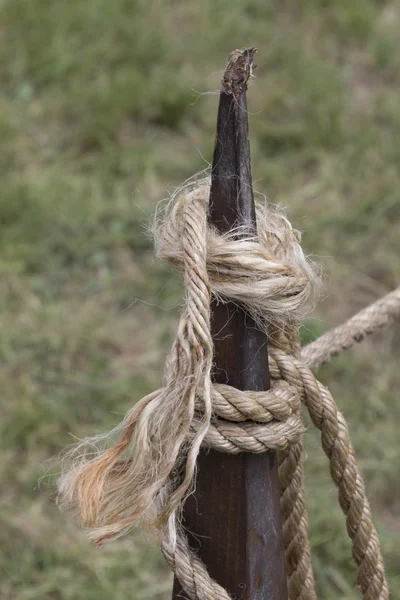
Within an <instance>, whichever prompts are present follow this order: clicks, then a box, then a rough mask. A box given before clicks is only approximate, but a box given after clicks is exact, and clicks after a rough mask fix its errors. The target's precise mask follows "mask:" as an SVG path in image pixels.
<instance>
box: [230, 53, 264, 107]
mask: <svg viewBox="0 0 400 600" xmlns="http://www.w3.org/2000/svg"><path fill="white" fill-rule="evenodd" d="M256 52H257V48H246V49H245V50H233V51H232V52H231V53H230V54H229V60H228V64H227V66H226V69H225V72H224V76H223V78H222V91H223V92H224V93H225V94H232V95H233V96H234V97H235V98H237V97H238V96H239V94H240V92H242V91H243V90H244V89H247V82H248V80H249V79H250V77H251V76H252V74H253V70H254V69H255V68H256V66H255V65H253V61H254V56H255V54H256Z"/></svg>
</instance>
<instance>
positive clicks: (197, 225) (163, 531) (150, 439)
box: [59, 184, 400, 600]
mask: <svg viewBox="0 0 400 600" xmlns="http://www.w3.org/2000/svg"><path fill="white" fill-rule="evenodd" d="M208 198H209V186H208V185H207V184H204V185H201V186H200V187H198V188H196V189H193V190H186V191H183V192H182V193H181V194H180V195H178V196H177V198H175V199H173V202H171V207H170V210H169V211H168V212H167V214H166V216H165V218H164V220H162V221H161V222H160V223H158V224H157V225H156V228H155V239H156V249H157V254H158V256H159V257H160V258H162V259H164V260H167V261H168V262H169V263H170V264H172V265H173V266H174V267H175V268H177V269H178V270H179V271H181V272H182V273H183V277H184V283H185V290H186V306H185V309H184V311H183V314H182V315H181V318H180V322H179V326H178V331H177V336H176V339H175V342H174V344H173V347H172V350H171V353H170V355H169V357H168V359H167V361H166V366H165V377H164V387H163V388H161V389H159V390H157V391H155V392H153V393H151V394H149V395H148V396H146V397H145V398H143V399H142V400H141V401H140V402H138V403H137V404H136V405H135V406H134V407H133V409H132V410H131V411H130V412H128V414H127V415H126V417H125V419H124V421H123V422H122V423H121V425H119V426H118V427H117V428H116V429H115V430H113V431H112V432H111V433H110V434H108V435H106V436H97V437H94V438H89V439H88V440H84V441H83V442H81V443H80V444H78V446H77V447H75V448H73V449H72V450H71V451H69V452H68V453H67V455H66V464H67V468H66V470H65V472H64V474H63V476H62V478H61V481H60V485H59V491H60V502H61V504H62V505H63V506H65V507H72V508H74V509H75V510H76V512H77V515H78V517H79V519H80V521H81V522H82V524H83V525H84V526H85V527H86V528H88V531H89V536H90V538H91V539H92V540H93V541H94V542H95V543H96V544H97V545H98V546H101V545H103V544H104V543H106V542H108V541H111V540H113V539H115V538H117V537H119V536H120V535H123V534H124V533H126V532H127V531H128V530H130V529H131V528H132V527H133V526H134V525H135V524H137V523H139V522H140V524H141V525H142V526H143V527H144V529H145V530H146V531H150V532H152V533H156V535H157V536H158V539H159V542H160V545H161V549H162V552H163V554H164V556H165V558H166V560H167V562H168V564H169V566H170V567H171V569H172V570H173V571H174V573H175V574H176V575H177V577H178V579H179V581H180V583H181V585H182V587H183V589H184V590H185V592H186V594H187V595H188V596H189V597H190V598H191V599H193V600H217V599H218V600H229V598H230V597H229V595H228V593H227V592H226V591H225V590H224V589H223V588H221V586H219V585H218V584H217V583H216V582H215V581H213V580H212V579H211V578H210V576H209V575H208V573H207V570H206V567H205V566H204V564H203V563H202V562H201V561H200V559H199V558H198V557H197V556H196V555H195V554H193V553H192V552H191V550H190V548H189V545H188V542H187V539H186V535H185V533H184V532H183V528H182V526H181V524H180V518H181V510H182V504H183V502H184V500H185V498H186V497H187V495H188V494H190V493H191V492H192V490H193V486H194V480H195V472H196V459H197V456H198V453H199V451H200V448H201V446H203V447H204V446H205V447H209V448H213V449H216V450H219V451H221V452H228V453H232V454H238V453H240V452H243V451H245V452H254V453H261V452H265V451H266V450H269V449H273V450H277V451H278V453H279V480H280V490H281V507H282V515H283V529H284V543H285V554H286V563H287V573H288V584H289V585H288V588H289V598H290V600H300V599H304V600H306V599H307V600H309V599H313V598H316V594H315V588H314V577H313V572H312V567H311V557H310V548H309V542H308V518H307V511H306V507H305V502H304V481H303V480H304V469H303V433H304V426H303V425H302V422H301V418H300V409H301V406H302V405H304V406H306V408H307V410H308V412H309V414H310V416H311V419H312V422H313V423H314V425H315V426H316V427H317V428H318V429H319V430H320V431H321V439H322V447H323V449H324V452H325V454H326V455H327V457H328V459H329V462H330V471H331V475H332V479H333V481H334V482H335V484H336V485H337V487H338V490H339V502H340V506H341V508H342V510H343V512H344V514H345V516H346V522H347V531H348V534H349V536H350V538H351V540H352V543H353V559H354V562H355V563H356V565H357V567H358V575H357V583H358V585H359V587H360V589H361V592H362V597H363V598H364V600H387V599H388V598H389V591H388V586H387V583H386V579H385V574H384V567H383V560H382V556H381V553H380V548H379V541H378V537H377V533H376V530H375V528H374V526H373V524H372V518H371V511H370V507H369V504H368V500H367V498H366V494H365V489H364V483H363V480H362V477H361V475H360V472H359V470H358V468H357V465H356V461H355V453H354V450H353V448H352V445H351V442H350V439H349V434H348V430H347V424H346V421H345V419H344V417H343V415H342V414H341V413H340V412H339V411H338V410H337V407H336V404H335V402H334V400H333V398H332V396H331V394H330V393H329V391H328V390H327V389H326V388H325V387H324V386H323V385H322V384H321V383H320V382H319V381H318V380H317V379H316V378H315V376H314V375H313V373H312V371H311V370H310V368H309V366H312V367H313V366H314V367H315V366H316V365H318V364H320V362H322V361H325V360H326V359H327V358H329V352H328V351H327V349H326V344H325V342H323V343H321V344H320V345H319V344H318V341H317V342H314V343H313V345H312V346H311V347H309V349H308V350H307V348H306V349H305V350H303V354H302V353H301V349H300V344H299V337H298V324H297V323H298V319H299V318H300V317H301V316H302V314H304V312H305V311H306V310H307V309H309V308H310V306H312V304H313V303H314V301H315V299H316V296H317V291H318V277H317V276H316V274H315V271H314V269H313V266H312V265H311V264H310V263H309V261H308V260H307V259H306V257H305V256H304V254H303V251H302V249H301V246H300V235H299V233H298V232H296V231H295V230H293V229H292V227H291V225H290V223H289V221H288V220H287V219H286V218H285V216H284V215H283V214H282V213H281V212H279V211H273V210H271V209H270V208H267V207H266V206H265V205H262V204H260V205H258V206H257V224H258V234H257V236H256V237H247V238H243V237H242V236H240V237H239V236H238V235H237V234H238V231H233V232H229V233H227V234H219V233H218V232H217V231H216V230H214V229H212V228H211V227H209V226H208V224H207V214H208ZM241 233H243V232H241ZM212 294H213V295H215V296H216V297H218V298H219V299H220V301H221V302H223V301H226V300H228V299H229V301H235V302H237V303H238V304H239V305H241V306H242V307H244V308H245V309H246V310H247V311H248V312H249V313H250V314H251V315H252V317H253V318H254V319H255V321H256V323H257V324H258V326H259V327H262V328H264V329H266V331H267V333H268V337H269V340H270V374H271V378H272V380H273V385H272V387H271V389H270V390H269V391H263V392H250V391H245V392H242V391H239V390H236V389H235V388H232V387H230V386H228V385H220V384H218V385H217V384H216V385H212V383H211V377H210V375H211V368H212V360H213V343H212V338H211V333H210V302H211V295H212ZM393 294H394V293H393ZM393 294H391V295H389V296H390V297H389V296H388V297H389V300H388V302H389V304H390V309H388V310H387V313H388V314H389V315H390V316H391V317H392V316H393V315H395V314H398V313H399V312H400V310H399V306H400V294H399V293H398V291H397V292H396V295H395V296H394V295H393ZM380 302H381V308H382V307H384V306H385V299H382V300H381V301H380ZM374 315H376V313H375V312H374ZM375 321H376V319H375ZM381 321H382V320H379V323H378V325H375V324H374V325H373V327H371V326H369V325H368V319H365V318H364V317H363V319H361V320H357V319H355V321H354V322H355V323H356V326H357V331H356V334H355V335H354V336H352V334H351V325H349V326H348V328H347V329H346V335H342V337H341V340H342V341H341V342H340V343H339V346H338V347H336V346H335V353H337V352H339V350H340V349H341V348H342V347H346V346H348V345H349V342H348V341H346V340H354V339H356V338H357V337H358V338H360V339H361V338H362V337H363V335H362V334H363V331H364V333H365V332H368V331H369V330H371V329H373V328H375V327H376V326H381V325H382V322H381ZM374 323H375V322H374ZM363 327H364V330H363ZM339 329H340V328H339ZM326 335H327V334H326ZM323 337H326V336H323ZM328 339H330V338H328ZM343 340H344V341H343ZM319 352H320V353H321V356H322V359H319V358H318V356H319ZM302 357H303V358H302ZM304 361H306V362H304ZM307 364H308V365H309V366H307Z"/></svg>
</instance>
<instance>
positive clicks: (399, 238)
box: [0, 0, 400, 600]
mask: <svg viewBox="0 0 400 600" xmlns="http://www.w3.org/2000/svg"><path fill="white" fill-rule="evenodd" d="M0 11H1V15H0V32H1V46H0V78H1V97H0V165H1V180H0V223H1V236H0V257H1V274H2V277H1V283H0V286H1V288H0V291H1V293H0V302H1V312H0V325H1V336H0V353H1V365H0V389H1V395H0V416H1V422H0V433H1V441H0V444H1V445H0V475H1V481H2V482H3V483H2V486H1V491H0V507H1V510H0V573H1V583H0V597H1V598H2V599H3V600H11V599H12V600H14V599H15V600H34V599H36V598H40V599H46V600H78V599H79V600H81V599H84V600H106V599H107V600H108V599H109V598H112V599H113V600H126V599H128V598H131V599H132V600H142V599H145V598H146V599H154V600H164V599H165V600H166V599H167V598H169V597H170V588H171V577H170V575H169V574H168V573H167V570H166V568H165V566H164V565H163V561H162V559H161V558H160V556H159V553H158V551H157V549H154V548H152V547H151V546H150V545H148V544H147V543H146V542H145V541H144V540H143V539H142V538H141V537H140V535H139V534H133V535H131V536H129V537H127V538H125V539H123V540H121V541H119V542H117V543H115V544H114V545H111V546H109V547H108V548H106V549H104V550H102V551H100V552H99V551H96V550H95V549H94V548H92V547H91V546H90V545H89V543H88V542H87V541H86V538H85V536H84V534H83V533H82V532H81V531H79V530H78V529H77V528H76V526H75V525H74V524H73V522H72V520H71V519H70V518H69V517H68V516H65V515H61V514H60V513H59V512H58V510H57V508H56V507H55V506H54V487H53V483H52V481H51V480H50V481H49V479H48V478H47V477H46V472H47V471H49V470H50V472H54V470H55V471H56V470H57V468H56V469H54V468H53V467H51V463H50V462H49V459H50V458H51V457H52V456H54V455H55V454H57V453H58V452H59V451H60V450H61V449H62V448H63V447H64V446H65V445H67V444H69V443H71V441H72V438H71V435H70V433H71V432H73V434H75V435H77V436H80V437H82V436H85V435H88V434H92V433H95V432H100V431H103V430H105V429H107V428H109V427H111V426H113V425H115V424H116V423H117V422H119V420H120V418H121V415H122V414H123V413H124V412H125V411H126V410H127V409H128V408H129V407H130V406H131V405H132V403H133V402H135V401H137V400H138V399H139V398H140V397H141V396H142V395H143V394H144V393H146V392H148V391H150V390H151V389H153V388H154V387H155V386H158V385H159V384H160V382H161V376H162V365H163V360H164V356H165V353H166V352H167V350H168V348H169V345H170V343H171V341H172V339H173V334H174V330H175V327H176V323H177V318H178V312H179V305H180V303H181V295H182V289H181V285H180V283H179V281H178V280H177V279H176V278H175V277H174V276H173V275H172V274H171V273H170V272H169V271H168V270H167V269H166V267H164V266H163V265H160V264H159V263H157V262H154V261H153V257H152V245H151V240H150V239H149V237H148V236H147V235H146V232H145V226H146V225H147V224H148V222H149V218H150V217H151V215H152V213H153V212H154V208H155V205H156V202H157V201H158V200H160V199H161V198H164V197H166V196H168V194H169V193H170V191H172V190H173V188H174V187H175V186H176V185H178V184H179V183H180V182H181V181H183V180H184V179H186V178H187V177H189V176H191V175H192V174H193V173H195V172H196V171H199V170H201V169H204V168H205V167H206V166H207V163H208V162H209V161H210V160H211V157H212V149H213V143H214V128H215V121H216V109H217V101H218V98H217V96H215V95H204V93H205V92H209V91H217V90H218V89H219V81H220V76H221V70H222V69H223V66H224V64H225V61H226V57H227V54H228V52H229V51H230V50H232V49H233V48H235V47H244V46H249V45H255V46H257V47H259V49H260V53H259V57H258V61H257V62H258V64H259V66H258V69H257V71H256V75H257V78H256V79H255V80H254V81H253V82H252V84H251V91H250V93H249V109H250V112H251V114H250V128H251V143H252V157H253V174H254V180H255V186H256V188H257V189H258V190H260V191H262V192H265V193H267V195H268V197H269V198H270V199H271V201H273V202H278V203H282V204H283V205H285V206H287V207H288V208H289V216H290V218H291V220H292V222H293V223H294V224H295V225H296V226H297V227H298V228H300V229H302V230H304V231H305V234H304V238H303V240H304V246H305V248H306V249H307V251H308V252H309V253H311V254H313V255H314V256H315V257H317V258H318V260H319V261H320V262H321V263H322V264H323V266H324V269H325V271H326V273H327V280H326V288H325V290H326V291H325V295H324V299H323V302H322V304H321V306H320V307H319V309H318V312H317V316H316V318H315V319H313V320H310V321H309V322H307V323H306V324H305V326H304V327H303V338H304V341H308V340H310V339H313V338H314V337H315V336H316V335H317V334H318V333H320V332H322V331H324V330H325V329H326V328H327V327H329V326H332V325H334V324H337V323H338V322H340V321H341V320H343V319H344V318H346V317H349V316H350V315H351V314H352V313H353V312H355V311H356V310H358V309H360V308H361V307H363V306H364V305H366V304H368V303H369V302H371V301H373V300H375V299H376V298H377V297H379V296H380V295H381V294H383V293H385V292H387V291H389V290H390V289H392V288H394V287H395V286H396V285H398V284H399V252H400V226H399V222H400V221H399V219H400V200H399V193H400V192H399V190H400V168H399V164H400V135H399V132H400V102H399V92H400V36H399V30H400V5H399V3H398V2H396V1H395V0H391V1H390V0H388V1H384V0H375V1H374V0H351V1H349V0H303V1H302V2H301V3H299V2H295V1H293V0H292V1H285V0H243V1H242V2H235V1H230V2H228V1H227V0H212V1H211V0H202V1H201V2H194V1H193V0H187V1H186V2H183V1H173V0H167V1H164V2H161V1H157V0H147V1H146V2H144V1H142V0H113V1H112V2H111V1H110V0H85V1H84V2H82V0H69V1H68V2H64V1H62V0H31V1H30V2H27V1H26V0H2V1H1V3H0ZM399 358H400V336H399V330H398V329H397V331H396V328H395V327H393V328H391V329H390V330H388V331H386V332H384V333H382V334H380V335H378V336H375V337H374V338H373V339H371V340H369V341H368V342H367V343H365V344H364V345H363V346H361V347H358V348H356V349H354V350H352V351H350V352H349V353H348V354H347V355H345V356H343V357H341V358H339V359H336V360H335V361H334V362H333V363H332V364H331V365H330V366H329V367H325V368H324V369H323V371H322V373H321V378H322V380H323V381H324V382H329V385H330V388H331V389H332V391H333V392H334V395H335V396H336V399H337V401H338V403H339V405H340V407H341V409H342V410H343V412H344V414H345V415H346V417H347V418H348V420H349V425H350V431H351V434H352V439H353V442H354V445H355V448H356V451H357V454H358V457H359V461H360V464H361V467H362V471H363V473H364V475H365V478H366V482H367V487H368V490H369V495H370V499H371V502H372V506H373V509H374V512H375V521H376V525H377V527H378V530H379V532H380V535H381V540H382V548H383V554H384V557H385V559H386V565H387V572H388V576H389V579H390V584H391V588H392V598H394V599H400V544H399V542H400V537H399V536H400V477H399V475H400V474H399V464H400V441H399V434H398V422H399V419H400V403H399V402H398V390H399V389H400V372H399V368H398V363H399ZM307 452H308V455H307V489H308V505H309V509H310V521H311V543H312V548H313V561H314V565H315V570H316V575H317V581H318V589H319V593H320V597H321V598H322V599H324V600H331V599H332V600H333V599H337V598H343V599H346V600H353V599H355V598H358V597H359V596H358V593H357V592H356V591H355V589H354V580H355V572H354V567H353V566H352V563H351V559H350V555H351V554H350V552H351V551H350V544H349V542H348V540H347V538H346V533H345V525H344V522H343V519H342V516H341V514H340V511H339V508H338V506H337V493H336V490H335V489H334V487H333V485H332V483H331V482H330V479H329V475H328V468H327V461H326V459H325V457H324V456H323V453H322V451H321V449H320V444H319V439H318V435H317V434H316V433H315V432H314V431H313V430H312V428H310V431H309V433H308V436H307ZM43 476H44V478H43ZM41 478H42V483H41V485H40V486H39V485H38V480H39V479H41Z"/></svg>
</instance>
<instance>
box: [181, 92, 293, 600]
mask: <svg viewBox="0 0 400 600" xmlns="http://www.w3.org/2000/svg"><path fill="white" fill-rule="evenodd" d="M210 220H211V221H212V223H213V224H214V225H215V226H216V227H217V228H218V229H219V230H220V231H227V230H230V229H231V228H232V227H234V226H235V225H237V224H240V225H244V226H245V228H246V231H248V232H249V233H252V232H254V231H255V230H256V215H255V207H254V198H253V188H252V179H251V163H250V145H249V139H248V118H247V104H246V85H244V86H243V88H242V89H241V91H240V93H239V94H238V95H236V97H234V96H233V95H232V94H230V93H225V92H224V91H222V92H221V95H220V102H219V110H218V120H217V138H216V145H215V150H214V157H213V167H212V184H211V197H210ZM241 234H242V235H244V234H245V231H242V233H241ZM212 333H213V340H214V347H215V369H214V373H213V379H214V381H215V382H219V383H228V384H229V385H232V386H234V387H236V388H238V389H241V390H266V389H269V387H270V382H269V371H268V348H267V337H266V334H265V333H264V332H261V331H259V330H258V329H257V328H256V326H255V323H254V321H253V320H252V319H251V317H250V316H249V315H247V314H246V313H245V312H244V311H242V310H241V309H239V308H238V307H236V306H235V305H233V304H231V303H225V304H222V303H218V302H217V301H215V300H214V301H213V303H212ZM184 524H185V527H186V528H187V531H188V535H189V541H190V544H191V546H192V548H193V549H194V550H195V551H196V552H197V553H198V555H199V556H200V557H201V558H202V560H203V561H204V563H205V564H206V566H207V568H208V571H209V573H210V575H211V576H212V577H213V578H214V579H215V580H216V581H218V583H219V584H220V585H222V586H223V587H224V588H225V589H226V590H227V591H228V592H229V593H230V594H231V595H232V597H233V598H237V599H239V598H241V599H243V600H286V599H287V586H286V572H285V558H284V547H283V535H282V522H281V514H280V498H279V483H278V472H277V461H276V455H275V453H273V452H267V453H265V454H263V455H251V454H247V453H243V454H240V455H238V456H232V455H227V454H223V453H219V452H216V451H209V452H206V451H202V452H201V454H200V457H199V461H198V477H197V485H196V493H195V494H194V495H192V496H191V497H189V499H188V500H187V502H186V505H185V510H184ZM178 598H186V596H185V594H184V592H182V589H181V587H180V585H179V582H178V581H177V580H175V582H174V590H173V600H176V599H178Z"/></svg>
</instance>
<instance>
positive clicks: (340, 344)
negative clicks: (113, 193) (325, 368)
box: [301, 287, 400, 371]
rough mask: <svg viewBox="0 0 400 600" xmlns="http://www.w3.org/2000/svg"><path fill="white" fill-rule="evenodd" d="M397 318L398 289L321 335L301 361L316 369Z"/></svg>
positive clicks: (398, 316)
mask: <svg viewBox="0 0 400 600" xmlns="http://www.w3.org/2000/svg"><path fill="white" fill-rule="evenodd" d="M399 318H400V287H398V288H397V289H395V290H394V291H393V292H390V293H389V294H386V296H383V298H380V299H379V300H377V301H376V302H374V303H373V304H371V305H370V306H367V307H366V308H364V309H363V310H361V311H360V312H358V313H357V314H356V315H354V316H353V317H351V318H350V319H349V320H348V321H346V322H345V323H343V324H342V325H339V326H338V327H334V328H333V329H331V330H330V331H327V332H326V333H324V334H323V335H321V336H320V337H319V338H318V339H316V340H315V341H314V342H311V343H310V344H308V345H307V346H306V347H305V348H303V350H302V353H301V358H302V360H303V362H304V364H306V365H307V366H308V367H310V369H311V370H313V371H314V370H315V369H317V368H318V367H319V366H320V365H322V364H323V363H326V362H328V361H329V360H330V359H331V358H332V357H333V356H337V355H338V354H340V353H341V352H342V351H343V350H347V349H348V348H351V347H352V346H353V345H354V344H356V343H357V342H362V341H363V339H364V338H365V337H366V336H367V335H370V334H372V333H375V332H376V331H377V330H378V329H381V328H382V327H386V326H387V325H389V324H390V323H391V322H393V321H394V320H395V319H399Z"/></svg>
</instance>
